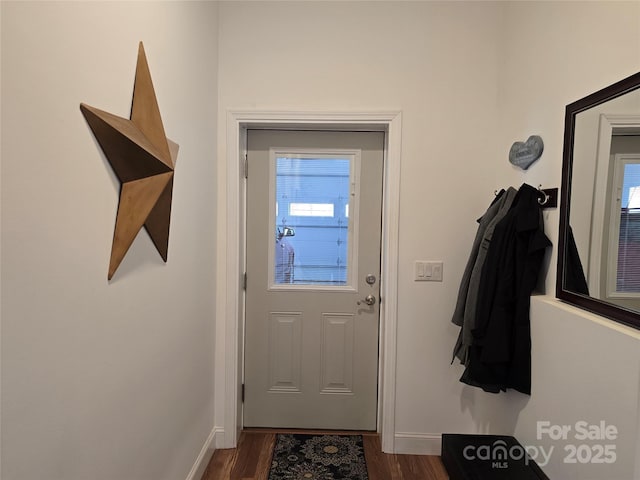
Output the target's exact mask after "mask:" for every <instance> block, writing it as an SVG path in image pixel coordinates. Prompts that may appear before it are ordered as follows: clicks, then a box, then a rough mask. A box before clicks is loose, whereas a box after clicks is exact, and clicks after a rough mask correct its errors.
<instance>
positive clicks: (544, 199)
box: [538, 184, 549, 205]
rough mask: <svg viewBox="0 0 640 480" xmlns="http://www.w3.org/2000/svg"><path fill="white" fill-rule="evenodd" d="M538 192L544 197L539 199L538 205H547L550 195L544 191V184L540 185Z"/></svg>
mask: <svg viewBox="0 0 640 480" xmlns="http://www.w3.org/2000/svg"><path fill="white" fill-rule="evenodd" d="M538 191H539V192H540V193H541V194H542V195H543V197H542V198H538V203H539V204H540V205H546V204H547V202H548V201H549V195H548V194H547V192H545V191H544V190H543V189H542V184H540V185H538Z"/></svg>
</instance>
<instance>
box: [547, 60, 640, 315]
mask: <svg viewBox="0 0 640 480" xmlns="http://www.w3.org/2000/svg"><path fill="white" fill-rule="evenodd" d="M558 243H559V254H558V277H557V286H556V295H557V297H558V298H560V299H562V300H565V301H567V302H569V303H573V304H575V305H577V306H579V307H582V308H585V309H588V310H591V311H593V312H595V313H599V314H602V315H605V316H607V317H609V318H612V319H614V320H617V321H620V322H622V323H626V324H629V325H632V326H635V327H636V328H640V73H638V74H635V75H632V76H631V77H628V78H626V79H624V80H622V81H620V82H618V83H616V84H614V85H611V86H610V87H607V88H605V89H603V90H600V91H598V92H596V93H594V94H592V95H589V96H588V97H585V98H583V99H581V100H578V101H577V102H574V103H572V104H570V105H568V106H567V109H566V117H565V145H564V159H563V178H562V202H561V207H560V239H559V242H558Z"/></svg>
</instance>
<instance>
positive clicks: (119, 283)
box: [1, 1, 217, 480]
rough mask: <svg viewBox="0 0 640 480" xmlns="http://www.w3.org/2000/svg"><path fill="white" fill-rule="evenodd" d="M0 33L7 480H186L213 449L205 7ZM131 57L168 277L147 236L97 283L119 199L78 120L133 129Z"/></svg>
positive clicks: (210, 12) (11, 23) (46, 14)
mask: <svg viewBox="0 0 640 480" xmlns="http://www.w3.org/2000/svg"><path fill="white" fill-rule="evenodd" d="M1 15H2V37H1V42H2V139H1V148H2V150H1V153H2V264H1V267H2V311H1V313H2V473H1V475H2V478H3V479H6V480H20V479H23V480H34V479H36V478H47V479H52V480H54V479H59V480H84V479H87V478H92V479H96V480H98V479H102V480H151V479H154V480H157V479H167V480H176V479H184V478H187V477H188V476H189V473H190V470H191V469H192V467H194V464H195V462H196V457H197V456H198V454H199V453H200V452H201V450H202V449H203V447H205V446H206V445H207V440H208V438H209V435H210V434H211V433H212V431H213V415H214V411H213V396H214V393H213V366H212V364H213V344H214V331H213V315H214V309H215V301H214V288H215V285H214V281H215V278H214V276H215V275H214V271H215V258H214V252H215V211H214V205H215V201H216V181H215V175H216V172H215V150H216V141H215V132H216V128H217V126H216V91H217V85H216V82H217V78H216V75H217V70H216V69H217V58H216V57H217V55H216V54H217V5H216V4H215V3H207V2H204V3H200V2H194V3H189V2H166V3H165V2H62V3H58V2H15V3H14V2H4V1H3V2H2V3H1ZM139 41H143V42H144V45H145V49H146V53H147V59H148V61H149V66H150V69H151V75H152V78H153V81H154V86H155V89H156V94H157V98H158V102H159V106H160V111H161V113H162V116H163V120H164V127H165V130H166V132H167V135H168V136H169V138H171V139H172V140H174V141H175V142H177V143H178V144H180V152H179V154H178V160H177V167H176V174H175V183H174V190H173V212H172V219H171V234H170V239H169V260H168V263H167V264H164V263H163V262H162V260H161V258H160V256H159V255H158V253H157V251H156V250H155V248H154V246H153V245H152V243H151V242H150V240H149V238H148V236H147V235H146V234H145V233H142V234H141V235H140V236H139V237H138V238H137V240H136V241H135V242H134V244H133V246H132V248H131V250H130V251H129V253H128V254H127V256H126V257H125V259H124V261H123V263H122V264H121V266H120V268H119V269H118V271H117V272H116V274H115V276H114V278H113V280H112V281H111V282H107V267H108V262H109V255H110V250H111V239H112V236H113V227H114V223H115V214H116V208H117V203H118V184H117V181H116V180H115V177H114V176H113V174H112V172H111V168H110V166H109V163H108V162H107V161H106V159H105V158H104V156H103V155H102V153H101V151H100V149H99V147H98V145H97V143H96V141H95V140H94V137H93V134H92V132H91V130H90V129H89V128H88V126H87V124H86V122H85V120H84V118H83V116H82V115H81V113H80V110H79V104H80V102H86V103H88V104H90V105H93V106H96V107H98V108H101V109H104V110H107V111H109V112H112V113H114V114H117V115H120V116H124V117H128V115H129V110H130V105H131V94H132V91H133V80H134V73H135V67H136V58H137V50H138V42H139ZM205 451H206V449H205ZM198 478H199V477H198Z"/></svg>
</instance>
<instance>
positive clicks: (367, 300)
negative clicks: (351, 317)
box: [358, 295, 376, 306]
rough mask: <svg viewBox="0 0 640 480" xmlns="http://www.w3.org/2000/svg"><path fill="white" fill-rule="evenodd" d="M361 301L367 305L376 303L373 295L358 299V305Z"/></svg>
mask: <svg viewBox="0 0 640 480" xmlns="http://www.w3.org/2000/svg"><path fill="white" fill-rule="evenodd" d="M363 302H364V303H366V304H367V305H369V306H371V305H374V304H375V303H376V297H374V296H373V295H367V296H366V297H364V299H363V300H358V305H361V304H362V303H363Z"/></svg>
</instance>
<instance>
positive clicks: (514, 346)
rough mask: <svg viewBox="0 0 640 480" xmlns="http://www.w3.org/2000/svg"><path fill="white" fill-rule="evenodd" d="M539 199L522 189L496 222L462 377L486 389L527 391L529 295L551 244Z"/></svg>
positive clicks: (535, 192) (531, 189) (532, 191)
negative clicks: (547, 248)
mask: <svg viewBox="0 0 640 480" xmlns="http://www.w3.org/2000/svg"><path fill="white" fill-rule="evenodd" d="M538 198H540V192H539V191H538V190H537V189H535V188H534V187H532V186H530V185H527V184H526V183H525V184H523V185H522V186H521V187H520V189H519V191H518V194H517V195H516V198H515V199H514V201H513V206H512V207H511V210H510V211H509V212H508V213H507V215H506V216H505V217H504V218H503V219H502V220H501V221H500V222H499V223H498V224H497V225H496V228H495V231H494V234H493V239H492V242H491V245H490V247H489V251H488V253H487V259H486V261H485V264H484V267H483V270H482V276H481V278H482V279H481V282H480V290H479V292H478V311H477V318H476V328H475V329H474V330H473V331H472V333H473V337H474V340H473V345H472V346H471V349H470V352H469V354H470V357H469V362H468V364H467V368H466V370H465V372H464V374H463V376H462V378H461V379H460V380H461V381H462V382H464V383H467V384H469V385H474V386H478V387H481V388H482V389H484V390H485V391H488V392H494V393H497V392H499V391H501V390H502V391H505V390H506V389H507V388H513V389H516V390H518V391H520V392H522V393H526V394H531V336H530V324H529V307H530V297H531V293H532V292H533V289H534V288H535V286H536V283H537V281H538V272H539V270H540V267H541V265H542V261H543V259H544V254H545V249H546V247H547V246H549V245H551V242H550V241H549V239H548V238H547V237H546V235H545V234H544V227H543V223H542V213H541V209H540V204H539V203H538Z"/></svg>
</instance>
